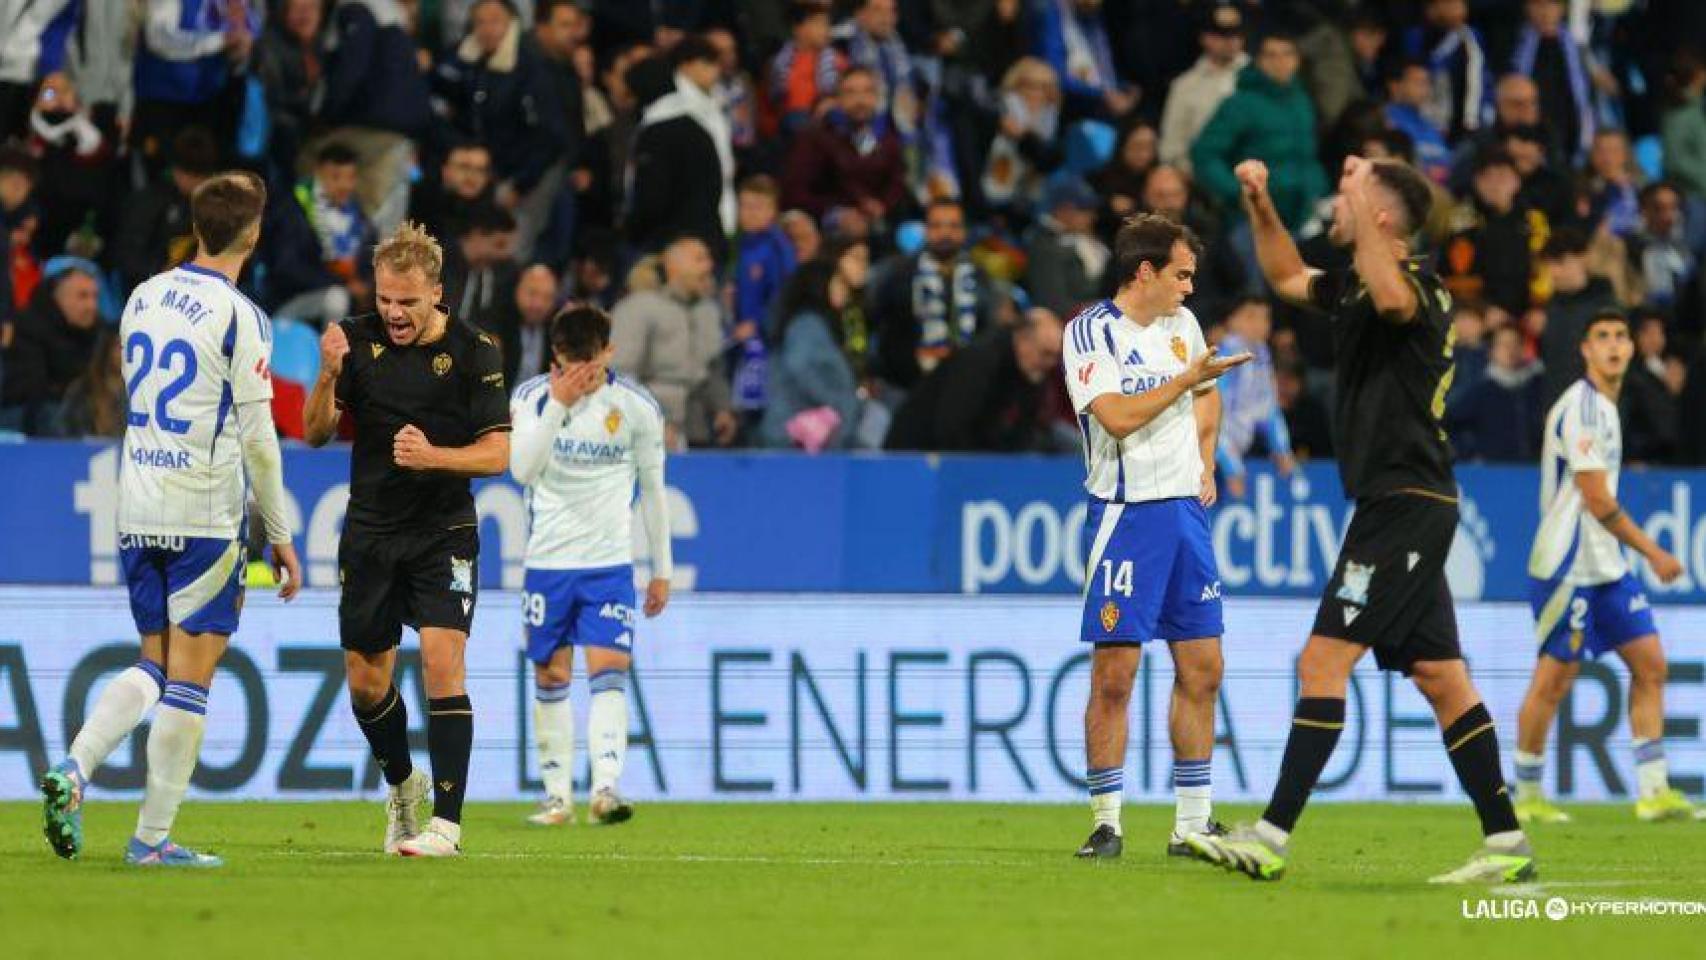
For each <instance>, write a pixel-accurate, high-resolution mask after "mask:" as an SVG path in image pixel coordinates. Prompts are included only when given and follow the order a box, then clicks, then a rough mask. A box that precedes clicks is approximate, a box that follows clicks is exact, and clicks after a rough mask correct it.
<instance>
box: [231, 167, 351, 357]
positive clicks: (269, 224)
mask: <svg viewBox="0 0 1706 960" xmlns="http://www.w3.org/2000/svg"><path fill="white" fill-rule="evenodd" d="M261 237H262V238H263V239H264V240H265V242H264V243H262V244H261V246H260V247H259V248H258V249H259V253H258V256H257V258H256V262H255V271H254V275H255V276H256V277H257V279H258V287H259V289H258V291H257V294H256V300H257V301H258V302H259V303H260V304H261V305H263V306H264V307H266V309H267V312H268V313H270V314H271V315H272V317H273V319H275V320H276V319H281V318H285V317H289V318H291V319H293V320H301V321H305V322H307V323H309V324H311V325H314V326H319V327H323V326H324V325H325V324H327V323H335V322H337V321H339V320H342V319H344V318H345V317H348V316H350V315H351V313H353V312H354V310H353V309H352V307H353V305H352V303H351V299H350V290H349V287H348V286H346V285H345V284H344V281H343V279H342V278H341V277H339V276H337V275H336V274H334V273H332V271H331V268H330V267H329V266H328V265H327V263H326V257H325V251H324V250H323V249H322V248H321V246H320V237H319V235H318V234H316V233H315V231H314V226H313V224H311V223H310V222H309V220H308V212H307V211H306V210H304V209H303V206H302V203H301V201H300V200H299V199H298V198H297V196H296V193H295V192H294V191H290V190H272V191H269V192H268V193H267V206H266V211H265V213H264V214H263V215H262V217H261Z"/></svg>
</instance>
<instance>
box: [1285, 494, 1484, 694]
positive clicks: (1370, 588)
mask: <svg viewBox="0 0 1706 960" xmlns="http://www.w3.org/2000/svg"><path fill="white" fill-rule="evenodd" d="M1456 535H1457V504H1456V503H1455V502H1454V501H1450V500H1446V499H1443V498H1440V497H1437V496H1433V495H1426V494H1419V493H1418V494H1407V493H1405V494H1391V495H1388V496H1384V497H1380V498H1378V499H1374V500H1366V501H1362V502H1359V503H1358V504H1357V507H1356V513H1355V514H1354V515H1353V516H1352V518H1351V528H1350V530H1349V531H1347V532H1346V533H1345V545H1344V546H1343V547H1342V548H1340V550H1339V562H1338V565H1337V566H1335V567H1334V568H1333V577H1332V579H1331V580H1329V581H1327V591H1326V593H1324V594H1322V596H1321V607H1320V609H1319V610H1317V611H1316V613H1315V633H1317V634H1320V635H1321V636H1324V637H1333V638H1335V639H1339V640H1349V641H1351V642H1352V643H1360V644H1362V645H1364V646H1368V647H1373V648H1374V659H1375V662H1376V663H1378V664H1379V665H1380V669H1382V670H1397V671H1400V672H1402V673H1404V674H1405V675H1406V676H1408V675H1409V673H1410V669H1411V666H1412V665H1413V664H1415V663H1416V662H1417V661H1419V660H1461V659H1463V648H1462V647H1461V646H1460V645H1459V643H1458V641H1457V614H1456V611H1455V610H1453V608H1452V603H1451V587H1450V586H1449V585H1448V584H1447V582H1446V578H1445V560H1446V556H1447V555H1448V554H1450V552H1451V541H1452V538H1453V537H1455V536H1456Z"/></svg>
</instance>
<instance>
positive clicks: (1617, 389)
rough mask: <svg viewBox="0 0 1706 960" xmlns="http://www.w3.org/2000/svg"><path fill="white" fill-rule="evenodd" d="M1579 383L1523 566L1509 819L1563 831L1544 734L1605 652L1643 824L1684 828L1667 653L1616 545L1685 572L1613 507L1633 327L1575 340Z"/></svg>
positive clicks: (1598, 328) (1559, 413) (1607, 316)
mask: <svg viewBox="0 0 1706 960" xmlns="http://www.w3.org/2000/svg"><path fill="white" fill-rule="evenodd" d="M1581 349H1582V360H1583V361H1584V362H1585V365H1586V368H1587V375H1586V376H1585V377H1583V378H1582V379H1581V380H1578V381H1576V382H1575V383H1574V384H1572V385H1571V386H1570V387H1569V388H1568V389H1567V390H1565V391H1564V393H1563V395H1562V396H1560V397H1559V398H1558V402H1557V403H1555V404H1553V406H1552V410H1551V412H1550V413H1548V414H1547V416H1546V437H1545V441H1544V442H1545V449H1544V451H1543V453H1542V454H1541V487H1540V510H1541V515H1540V529H1539V530H1538V531H1537V532H1536V533H1535V535H1534V550H1533V552H1531V553H1530V554H1529V558H1528V575H1529V585H1530V599H1531V601H1532V603H1533V605H1534V619H1535V634H1536V637H1537V638H1538V640H1539V642H1540V652H1539V659H1538V660H1537V661H1536V662H1535V665H1534V678H1533V680H1532V681H1531V682H1530V684H1529V688H1528V695H1527V696H1526V697H1525V698H1524V699H1523V703H1522V713H1521V714H1519V715H1518V717H1517V741H1516V742H1517V750H1516V812H1517V816H1518V817H1520V818H1521V819H1522V820H1524V821H1535V822H1540V823H1564V822H1567V821H1568V820H1569V819H1570V817H1569V814H1567V813H1565V812H1564V811H1562V810H1560V809H1558V808H1557V807H1556V806H1554V805H1553V804H1552V803H1550V802H1549V801H1547V799H1546V797H1545V795H1544V794H1543V793H1542V792H1541V788H1540V780H1541V774H1542V773H1543V772H1544V770H1545V760H1544V758H1543V757H1542V754H1543V753H1545V751H1546V733H1547V731H1548V730H1550V729H1551V727H1552V720H1553V718H1554V717H1556V716H1557V715H1558V705H1559V703H1560V702H1561V701H1562V700H1563V699H1564V694H1566V693H1568V692H1569V689H1570V685H1571V684H1572V683H1574V682H1575V679H1576V674H1577V673H1579V672H1580V671H1581V668H1582V660H1583V659H1584V658H1586V657H1599V656H1601V655H1602V654H1604V653H1606V652H1607V651H1616V653H1617V656H1618V657H1619V658H1620V659H1622V661H1623V662H1624V664H1626V665H1627V666H1628V667H1629V728H1630V731H1631V732H1632V733H1633V734H1634V740H1635V742H1634V749H1635V778H1636V782H1637V785H1638V790H1639V796H1638V798H1637V799H1636V801H1635V815H1636V816H1637V817H1639V818H1640V819H1641V820H1646V821H1654V820H1688V819H1692V818H1693V817H1694V815H1695V811H1694V807H1693V805H1692V804H1690V803H1689V802H1688V798H1687V797H1684V796H1683V795H1682V792H1681V791H1680V790H1676V789H1674V788H1672V787H1671V785H1670V778H1669V776H1668V774H1667V772H1666V769H1665V753H1664V725H1665V720H1664V688H1665V654H1664V649H1663V648H1662V647H1661V646H1660V645H1659V634H1658V628H1657V627H1656V626H1654V624H1653V610H1652V605H1651V604H1650V603H1648V601H1647V594H1646V593H1645V591H1643V590H1642V589H1641V585H1640V583H1639V582H1637V581H1636V579H1635V576H1634V574H1633V573H1632V572H1630V570H1629V566H1628V564H1627V563H1626V562H1625V561H1624V559H1623V551H1622V549H1621V547H1620V546H1619V545H1620V544H1621V545H1622V546H1627V547H1629V548H1631V549H1633V550H1634V551H1635V552H1636V553H1638V554H1640V555H1641V556H1642V557H1644V558H1646V561H1647V563H1648V564H1649V565H1651V567H1652V570H1653V573H1654V575H1656V576H1657V577H1658V578H1659V580H1660V581H1661V582H1663V583H1670V582H1671V581H1673V580H1675V579H1676V578H1677V577H1679V576H1681V575H1682V564H1681V563H1680V562H1679V561H1678V560H1677V559H1676V557H1674V556H1672V555H1671V554H1670V553H1668V552H1666V551H1665V550H1664V549H1662V548H1660V547H1659V545H1658V544H1656V543H1654V542H1653V539H1652V538H1651V537H1649V536H1647V534H1646V532H1645V531H1643V530H1642V529H1641V528H1640V527H1639V526H1638V525H1636V523H1635V521H1633V520H1631V519H1630V518H1629V515H1628V514H1626V513H1624V512H1623V508H1622V507H1619V506H1618V505H1617V475H1618V471H1619V468H1620V467H1621V466H1622V455H1623V429H1622V425H1621V423H1620V422H1619V421H1618V415H1617V396H1618V394H1619V393H1621V392H1622V389H1623V377H1624V374H1626V373H1627V372H1628V370H1629V361H1630V359H1631V358H1632V357H1633V356H1634V353H1635V346H1634V342H1633V341H1632V340H1631V339H1630V336H1629V321H1628V320H1627V319H1626V318H1624V316H1623V315H1622V314H1619V313H1603V314H1600V315H1599V316H1597V317H1595V318H1594V319H1593V320H1592V321H1590V322H1589V323H1588V325H1587V329H1585V330H1584V331H1582V347H1581Z"/></svg>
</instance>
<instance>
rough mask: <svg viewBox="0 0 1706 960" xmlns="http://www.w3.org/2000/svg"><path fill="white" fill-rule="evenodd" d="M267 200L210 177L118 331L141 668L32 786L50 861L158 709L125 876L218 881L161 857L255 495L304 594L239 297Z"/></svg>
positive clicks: (124, 539) (199, 859)
mask: <svg viewBox="0 0 1706 960" xmlns="http://www.w3.org/2000/svg"><path fill="white" fill-rule="evenodd" d="M266 196H267V191H266V184H265V183H263V182H262V181H261V179H260V178H259V177H257V176H255V175H254V174H252V173H243V172H236V173H226V174H221V175H219V176H216V177H213V178H212V179H210V180H208V181H207V182H205V183H203V184H202V185H201V186H199V187H197V188H196V190H195V193H193V194H192V195H191V196H190V219H191V224H192V227H193V229H194V232H195V238H196V254H195V258H194V259H193V260H191V261H190V262H189V263H185V264H183V265H181V266H179V267H176V268H174V269H172V270H168V271H166V272H165V273H162V274H159V275H157V276H154V277H151V278H150V279H148V280H145V281H143V282H142V283H141V284H140V285H139V286H137V288H136V290H135V291H134V292H133V293H132V294H131V295H130V300H129V302H128V303H126V304H125V308H124V317H123V319H122V320H121V321H120V323H119V342H120V344H121V345H122V349H123V351H124V382H125V388H126V393H127V394H128V402H129V412H128V413H127V414H126V418H125V420H126V423H125V431H124V449H123V457H122V459H121V460H120V461H119V519H118V532H119V560H120V563H121V564H122V566H123V568H124V578H125V583H126V585H127V586H128V587H129V589H130V612H131V615H132V616H133V617H134V618H135V620H136V629H137V631H138V632H139V633H140V634H141V635H142V657H141V659H139V660H138V661H137V662H136V665H135V666H133V667H130V668H128V669H126V670H124V671H123V672H121V673H120V674H119V675H118V676H117V677H115V678H113V680H112V682H111V683H109V684H107V686H106V688H105V689H103V690H102V691H101V695H100V697H99V699H97V700H96V701H95V705H94V708H93V709H92V710H90V711H89V715H88V718H87V719H86V720H85V721H84V722H83V727H82V729H81V730H79V731H78V732H77V736H76V738H75V739H73V740H72V742H71V750H70V756H68V757H67V758H66V759H64V760H63V761H61V762H60V763H59V764H57V765H56V766H54V767H53V768H52V769H51V770H49V771H48V772H47V774H46V775H45V776H44V777H43V778H42V781H41V790H42V798H43V809H44V817H43V819H44V830H45V832H46V834H47V840H48V843H49V844H51V845H52V846H53V849H54V852H55V853H57V854H59V855H60V856H61V857H65V858H66V859H75V858H76V857H77V856H78V855H79V854H80V853H81V851H82V847H83V824H82V812H81V806H82V801H83V794H84V792H85V790H86V789H87V787H88V785H89V783H90V778H91V777H93V776H94V775H95V771H96V769H97V768H98V767H99V766H100V765H101V763H102V762H104V761H105V760H106V758H107V757H108V756H109V755H110V754H111V753H112V751H113V750H114V749H115V748H116V747H117V746H118V744H119V742H120V741H122V740H123V739H124V738H125V737H126V736H128V735H129V734H130V732H131V731H132V730H134V729H135V728H136V725H137V724H138V723H140V722H141V720H142V717H143V715H145V714H146V713H147V712H148V711H149V709H151V708H153V707H154V705H155V704H156V703H158V704H159V709H158V710H157V711H156V712H155V714H154V723H153V728H152V729H151V730H150V731H149V735H148V783H147V788H146V789H145V790H144V792H143V796H142V810H141V813H140V814H139V815H138V816H137V820H136V833H135V834H134V835H133V836H132V837H131V838H130V845H129V847H128V849H127V850H126V851H125V862H127V863H131V864H136V865H138V866H164V867H217V866H220V865H221V864H222V863H223V861H222V860H221V859H220V858H219V857H216V856H213V855H212V854H208V853H198V852H196V851H194V850H191V849H189V848H188V847H183V846H180V845H178V844H176V843H174V842H172V840H171V838H170V833H171V830H172V825H173V823H174V822H175V821H176V819H177V815H178V808H179V806H180V805H181V804H182V803H183V799H184V793H185V791H187V790H188V789H189V785H190V776H191V774H193V773H194V772H195V766H196V760H197V758H198V756H199V755H200V753H201V740H202V732H203V728H204V727H205V725H206V720H207V718H206V714H207V701H208V689H209V687H210V686H211V685H212V683H213V674H214V670H215V669H216V668H217V667H218V665H219V659H220V657H222V656H223V655H224V653H225V647H226V645H227V644H228V643H229V642H230V639H231V635H232V634H233V633H235V632H236V631H237V620H238V614H239V612H240V611H241V610H242V607H243V582H244V581H243V577H244V575H245V573H246V571H247V567H248V564H247V562H246V557H245V553H246V548H245V544H246V540H247V537H246V533H245V528H246V526H247V523H246V520H247V516H248V493H249V490H250V489H253V491H254V494H255V502H256V505H257V506H258V508H259V512H260V517H261V523H262V525H263V527H264V528H265V534H266V540H267V543H268V544H270V545H271V547H272V562H273V566H274V569H275V570H276V571H277V572H278V574H279V576H280V579H281V582H282V586H281V587H280V588H279V596H281V597H283V598H284V599H286V600H289V599H290V598H291V597H294V596H295V595H296V592H297V590H298V589H299V588H300V587H301V585H302V568H301V566H300V564H299V563H298V562H297V559H296V550H295V547H293V546H292V545H291V542H290V525H289V521H288V519H287V515H286V509H287V507H286V502H285V494H284V465H283V461H282V460H281V458H280V456H279V449H278V434H277V432H276V431H275V429H274V427H273V419H272V374H271V368H270V364H271V357H272V332H271V327H270V325H269V322H268V320H267V316H266V314H265V313H263V312H262V311H261V309H260V308H259V307H257V306H255V305H254V304H253V303H252V302H250V301H249V299H248V298H247V297H245V296H243V295H242V294H241V293H239V292H238V291H237V288H236V286H235V283H236V281H237V275H238V274H239V273H241V272H242V269H243V264H244V262H245V261H247V260H248V259H249V257H250V256H251V255H252V254H253V253H254V252H255V245H256V244H257V243H258V242H259V241H260V235H261V211H262V210H263V209H265V207H266Z"/></svg>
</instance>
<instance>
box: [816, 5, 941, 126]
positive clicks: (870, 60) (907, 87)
mask: <svg viewBox="0 0 1706 960" xmlns="http://www.w3.org/2000/svg"><path fill="white" fill-rule="evenodd" d="M899 26H900V15H899V12H898V11H897V9H896V0H855V2H854V6H853V18H852V19H851V20H848V21H846V22H844V23H842V24H841V25H840V26H838V27H836V28H835V30H834V31H833V33H832V36H833V38H834V41H835V45H836V47H837V48H838V49H839V50H840V51H841V53H842V55H843V56H845V57H846V58H847V63H848V65H849V66H860V67H865V68H866V69H868V70H870V71H871V72H872V74H873V75H874V76H875V77H876V79H877V103H878V104H879V105H881V107H882V112H883V115H884V116H886V117H888V118H889V119H890V120H891V121H893V122H894V123H895V124H896V125H897V126H898V127H899V128H900V129H901V130H905V131H908V132H911V131H915V130H917V129H918V126H919V124H920V123H921V122H922V116H921V113H920V109H919V101H918V88H917V75H916V68H915V67H914V65H913V62H912V53H911V52H910V51H908V50H907V49H906V43H905V41H903V40H902V39H901V36H900V32H899Z"/></svg>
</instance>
